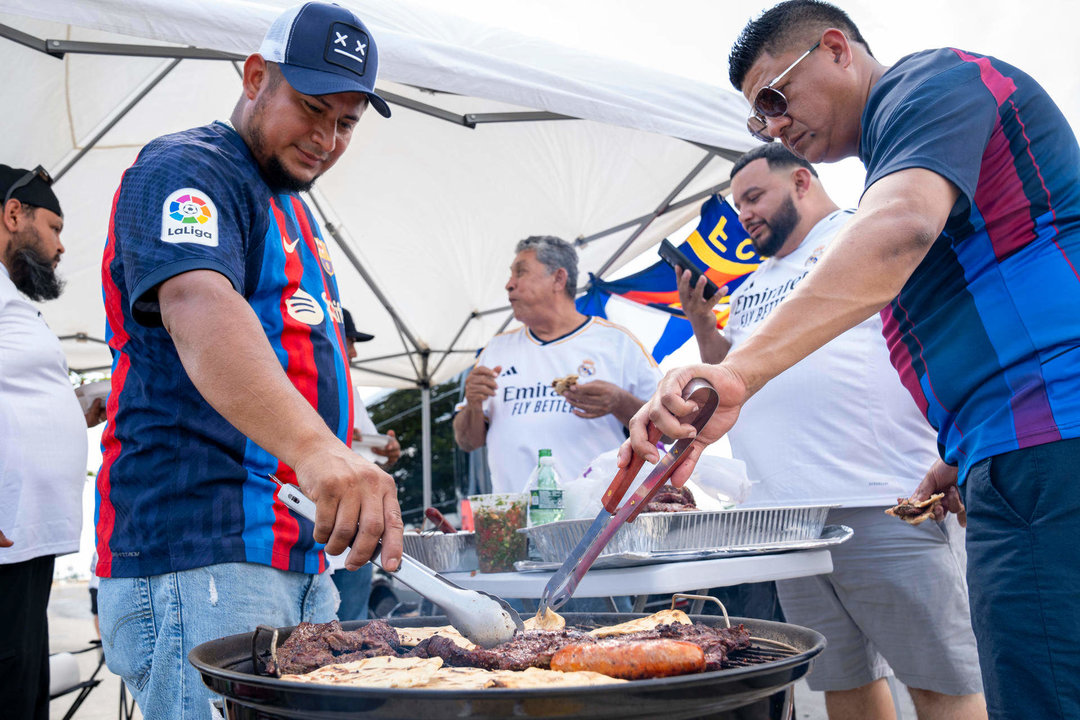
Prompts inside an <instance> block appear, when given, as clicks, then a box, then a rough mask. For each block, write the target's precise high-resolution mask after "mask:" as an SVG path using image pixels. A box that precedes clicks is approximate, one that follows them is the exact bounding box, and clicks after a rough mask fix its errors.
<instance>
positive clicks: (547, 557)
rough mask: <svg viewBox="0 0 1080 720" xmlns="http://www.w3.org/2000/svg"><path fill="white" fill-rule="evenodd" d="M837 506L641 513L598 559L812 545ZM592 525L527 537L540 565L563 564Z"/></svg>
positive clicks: (530, 531) (558, 526) (535, 530)
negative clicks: (768, 546)
mask: <svg viewBox="0 0 1080 720" xmlns="http://www.w3.org/2000/svg"><path fill="white" fill-rule="evenodd" d="M834 507H837V506H836V505H805V506H800V507H769V508H745V509H736V510H716V511H693V512H675V513H642V514H641V515H638V517H637V519H635V520H634V522H632V523H626V524H625V525H623V526H622V527H621V528H619V531H618V532H617V533H616V534H615V537H614V538H612V540H611V542H610V543H608V546H607V547H606V548H604V552H603V553H601V555H600V557H604V556H605V555H620V554H624V553H656V552H676V551H684V550H718V549H734V548H739V547H750V546H760V545H767V544H772V543H783V542H797V541H800V540H812V539H815V538H817V537H819V536H820V535H821V529H822V527H823V526H824V525H825V517H826V516H827V515H828V514H829V510H831V509H832V508H834ZM590 524H592V520H590V519H583V520H560V521H559V522H553V523H547V524H545V525H538V526H536V527H531V528H526V529H524V530H519V531H518V532H523V533H526V534H527V535H528V536H529V542H530V543H533V545H534V546H535V547H536V549H537V552H538V553H539V555H540V558H541V559H542V560H543V561H544V562H562V560H563V559H565V558H566V557H567V556H568V555H569V554H570V552H571V551H572V550H573V549H574V546H575V545H577V543H578V541H579V540H581V537H582V535H584V534H585V531H586V530H587V529H588V528H589V525H590Z"/></svg>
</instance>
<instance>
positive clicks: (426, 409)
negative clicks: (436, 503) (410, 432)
mask: <svg viewBox="0 0 1080 720" xmlns="http://www.w3.org/2000/svg"><path fill="white" fill-rule="evenodd" d="M420 414H421V419H420V425H421V427H422V428H423V432H422V434H421V440H420V452H421V455H422V456H423V465H422V467H423V479H424V508H429V507H431V387H430V386H429V385H426V384H425V386H424V387H422V388H421V389H420Z"/></svg>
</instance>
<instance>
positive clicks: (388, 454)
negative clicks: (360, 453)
mask: <svg viewBox="0 0 1080 720" xmlns="http://www.w3.org/2000/svg"><path fill="white" fill-rule="evenodd" d="M386 434H387V435H388V436H389V437H390V442H388V443H386V444H385V445H383V446H382V447H381V448H371V452H373V453H375V454H376V455H378V456H379V457H384V458H386V462H384V463H382V467H383V470H386V469H388V468H389V467H391V466H392V465H393V464H394V463H396V462H397V461H398V458H400V457H401V443H399V442H398V441H397V435H396V434H395V433H394V431H393V430H387V431H386Z"/></svg>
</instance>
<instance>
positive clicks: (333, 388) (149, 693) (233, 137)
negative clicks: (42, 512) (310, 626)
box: [96, 2, 402, 720]
mask: <svg viewBox="0 0 1080 720" xmlns="http://www.w3.org/2000/svg"><path fill="white" fill-rule="evenodd" d="M377 72H378V51H377V48H376V43H375V39H374V38H373V37H372V36H371V34H370V33H369V32H368V30H367V28H366V27H365V26H364V24H363V22H362V21H361V20H360V19H359V18H358V17H356V15H354V14H353V13H352V12H351V11H350V10H348V9H346V8H343V7H341V6H338V5H332V4H329V3H322V2H309V3H306V4H304V5H302V6H298V7H295V8H292V9H290V10H287V11H286V12H284V13H283V14H282V15H281V16H279V17H278V18H277V19H276V20H275V21H274V22H273V24H272V25H271V26H270V29H269V31H268V32H267V34H266V37H265V38H264V40H263V43H262V45H261V46H260V47H259V52H258V53H256V54H253V55H251V56H249V57H248V58H247V60H246V61H245V63H244V67H243V76H242V86H243V93H242V95H241V97H240V99H239V101H238V102H237V104H236V106H235V109H234V110H233V113H232V116H231V122H230V123H222V122H215V123H212V124H210V125H206V126H203V127H198V128H192V129H190V130H186V131H183V132H179V133H175V134H172V135H166V136H163V137H160V138H157V139H155V140H153V141H151V142H150V143H149V144H148V145H147V146H146V147H145V148H143V149H142V150H141V151H140V153H139V156H138V158H137V159H136V161H135V163H134V164H133V165H132V166H131V167H130V168H129V169H128V170H127V171H126V172H125V173H124V175H123V178H122V179H121V181H120V188H119V189H118V190H117V192H116V196H115V199H114V203H113V211H112V218H111V221H110V224H109V235H108V241H107V243H106V245H105V252H104V257H103V262H102V281H103V284H104V291H105V292H104V295H105V309H106V316H107V319H108V334H107V337H108V338H109V346H110V349H111V350H112V353H113V373H112V393H111V395H110V398H109V403H108V426H107V428H106V430H105V433H104V434H103V436H102V466H101V471H100V472H99V473H98V476H97V490H98V493H97V552H98V562H97V566H96V572H97V574H98V576H100V577H101V585H100V589H99V590H98V610H99V617H100V621H101V635H102V645H103V648H104V650H105V658H106V661H107V662H108V665H109V668H110V669H111V670H112V671H113V672H115V673H116V674H118V675H120V676H121V677H123V678H124V680H125V682H126V683H127V686H128V687H129V688H130V689H131V690H132V692H133V693H134V695H135V698H136V699H137V701H138V703H139V706H140V707H141V708H142V711H143V715H144V716H145V717H147V718H154V720H159V719H161V718H167V719H168V718H196V717H207V716H208V713H209V702H210V700H211V694H210V691H209V690H208V689H207V688H206V686H205V685H204V684H203V683H202V679H201V678H200V676H199V673H198V671H196V670H195V669H194V667H193V666H192V665H191V664H190V663H188V662H187V654H188V652H189V651H190V650H191V648H193V647H194V646H196V645H198V644H199V643H201V642H204V641H207V640H211V639H214V638H218V637H222V636H225V635H229V634H232V633H240V632H250V631H251V629H252V628H253V627H255V626H256V625H258V624H260V623H268V624H271V625H274V626H287V625H295V624H297V623H299V622H301V621H311V622H326V621H329V620H332V619H333V618H334V613H335V610H336V608H337V606H338V593H337V590H336V589H335V587H334V584H333V582H332V581H331V579H330V578H329V576H328V573H326V572H324V571H325V570H326V566H327V563H326V557H325V553H324V546H323V543H325V552H326V553H330V554H337V553H341V552H342V551H344V550H345V549H346V547H350V546H351V548H352V550H351V552H350V553H349V554H348V555H347V558H346V561H345V567H346V568H348V569H349V570H356V569H357V568H359V567H361V566H362V565H363V564H364V563H366V562H367V561H368V559H369V558H370V556H371V554H372V553H373V552H374V550H375V547H376V543H378V542H379V541H380V540H381V541H382V558H383V566H384V567H386V569H387V570H395V569H397V566H398V558H399V557H400V554H401V547H402V523H401V511H400V508H399V507H398V503H397V491H396V488H395V486H394V481H393V479H392V478H391V477H390V476H389V475H387V474H386V473H385V472H384V471H383V470H381V469H380V468H378V467H376V466H375V465H374V464H373V463H371V462H368V461H367V460H364V459H363V458H361V457H360V456H359V455H357V454H356V453H354V452H352V451H351V450H350V449H349V447H348V445H349V443H351V442H352V426H353V414H354V406H353V389H352V383H351V382H350V377H349V364H348V357H347V347H346V337H345V327H344V324H343V314H342V311H341V304H340V301H339V299H338V290H337V278H336V276H335V273H334V265H333V262H332V260H331V257H330V254H329V252H328V250H327V247H326V244H325V242H324V241H323V238H322V235H321V232H320V229H319V225H318V222H317V221H316V219H315V217H314V216H313V215H312V213H311V211H310V210H309V209H308V207H307V206H306V205H305V203H304V201H303V199H302V198H301V196H300V195H299V193H300V192H302V191H304V190H306V189H308V188H309V187H310V186H311V185H312V183H314V182H315V181H316V179H317V178H319V177H320V176H321V175H322V174H323V173H324V172H326V171H328V170H329V169H330V168H332V167H333V166H334V164H335V163H336V162H337V161H338V159H339V158H340V157H341V155H342V153H344V152H345V150H346V148H347V147H348V145H349V141H350V140H351V138H352V134H353V131H354V129H355V127H356V125H357V123H359V122H360V119H361V116H362V115H363V114H364V112H365V111H366V110H367V109H368V106H369V105H370V106H371V107H372V108H374V109H375V110H376V111H377V112H379V114H381V115H383V116H384V117H388V116H389V115H390V111H389V108H388V107H387V105H386V103H385V102H384V101H383V100H382V98H380V97H379V96H378V94H377V93H376V92H375V90H374V88H375V79H376V75H377ZM271 474H273V475H274V476H275V477H277V478H278V479H279V480H280V481H281V482H283V483H289V484H297V485H299V486H300V487H301V488H302V490H303V491H304V492H305V493H306V494H307V495H308V497H310V498H311V500H312V501H314V502H315V504H316V520H315V523H314V524H313V523H312V522H311V521H310V520H307V519H305V518H301V517H299V516H297V515H294V514H293V513H292V512H290V510H289V509H288V508H287V507H286V506H285V505H284V504H283V503H282V502H281V501H279V500H277V499H276V497H275V490H276V485H275V483H274V481H272V480H271V479H270V478H269V475H271Z"/></svg>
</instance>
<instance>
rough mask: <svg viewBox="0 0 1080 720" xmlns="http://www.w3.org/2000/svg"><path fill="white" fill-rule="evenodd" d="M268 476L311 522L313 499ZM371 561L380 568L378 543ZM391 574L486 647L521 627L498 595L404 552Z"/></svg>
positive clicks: (288, 503) (287, 502) (281, 495)
mask: <svg viewBox="0 0 1080 720" xmlns="http://www.w3.org/2000/svg"><path fill="white" fill-rule="evenodd" d="M269 478H270V479H271V480H273V481H274V482H276V483H277V484H278V490H277V493H276V496H277V498H278V499H279V500H281V502H283V503H285V505H286V506H287V507H288V508H289V509H290V510H292V511H293V512H295V513H297V514H298V515H301V516H303V517H306V518H307V519H308V520H311V521H312V522H315V503H313V502H312V501H311V499H310V498H309V497H308V496H307V495H305V494H304V493H303V492H302V491H301V490H300V488H299V487H297V486H296V485H290V484H288V483H283V482H281V480H279V479H278V478H277V477H275V476H274V475H273V474H270V475H269ZM371 562H372V564H373V565H375V566H376V567H379V568H382V548H381V547H380V548H379V549H378V550H376V552H375V556H374V557H372V559H371ZM394 577H396V578H397V579H398V580H400V581H401V582H403V583H405V584H406V585H408V586H409V587H411V588H412V589H413V590H415V591H416V592H418V593H420V594H421V595H423V596H424V597H425V598H427V599H428V600H430V601H431V602H433V603H435V604H436V605H438V606H439V607H441V608H442V609H443V611H444V612H446V617H447V619H448V620H449V621H450V624H451V625H453V626H454V627H455V628H456V629H457V630H458V631H459V632H460V633H461V634H462V635H464V636H465V637H467V638H468V639H469V640H471V641H473V642H474V643H476V644H477V645H480V646H481V647H485V648H490V647H494V646H496V645H499V644H501V643H504V642H507V641H508V640H510V639H511V638H512V637H513V636H514V633H515V632H516V631H518V630H522V629H524V624H523V623H522V621H521V617H519V616H518V614H517V611H516V610H514V608H512V607H511V606H510V604H509V603H507V602H506V601H505V600H503V599H502V598H500V597H498V596H496V595H492V594H491V593H486V592H483V591H480V590H467V589H465V588H463V587H461V586H460V585H457V584H456V583H453V582H450V581H449V580H447V579H446V578H445V577H443V576H442V575H440V574H439V573H437V572H435V571H434V570H432V569H431V568H429V567H428V566H427V565H424V564H423V563H421V562H419V561H417V560H414V559H413V558H411V557H409V556H408V555H406V554H404V553H402V555H401V565H400V566H399V567H398V569H397V570H396V571H394Z"/></svg>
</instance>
